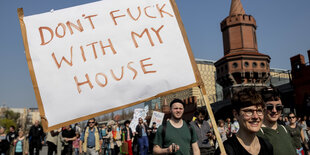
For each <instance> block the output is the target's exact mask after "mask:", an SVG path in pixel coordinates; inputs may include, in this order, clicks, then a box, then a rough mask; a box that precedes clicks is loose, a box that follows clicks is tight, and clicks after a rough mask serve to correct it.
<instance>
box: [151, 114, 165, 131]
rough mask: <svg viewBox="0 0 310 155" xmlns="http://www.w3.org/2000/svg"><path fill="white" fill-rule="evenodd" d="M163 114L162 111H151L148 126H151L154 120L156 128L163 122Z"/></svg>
mask: <svg viewBox="0 0 310 155" xmlns="http://www.w3.org/2000/svg"><path fill="white" fill-rule="evenodd" d="M164 116H165V114H164V113H162V112H158V111H153V115H152V118H151V121H150V125H149V127H150V128H151V127H152V125H153V122H155V123H156V127H157V128H158V127H159V126H160V125H161V124H162V123H163V120H164Z"/></svg>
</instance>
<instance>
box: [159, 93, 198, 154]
mask: <svg viewBox="0 0 310 155" xmlns="http://www.w3.org/2000/svg"><path fill="white" fill-rule="evenodd" d="M170 111H171V118H170V120H169V121H167V122H166V123H164V124H165V125H161V126H159V128H158V130H157V132H156V135H155V139H154V148H153V153H154V154H175V155H190V152H191V149H192V151H193V154H194V155H200V151H199V147H198V143H197V135H196V132H195V130H192V129H190V128H191V127H189V126H188V124H187V123H186V122H185V121H184V120H183V119H182V116H183V113H184V102H183V101H182V100H180V99H174V100H173V101H172V102H171V103H170ZM163 132H164V133H163Z"/></svg>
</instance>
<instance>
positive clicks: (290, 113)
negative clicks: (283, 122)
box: [287, 112, 296, 117]
mask: <svg viewBox="0 0 310 155" xmlns="http://www.w3.org/2000/svg"><path fill="white" fill-rule="evenodd" d="M290 114H293V115H294V116H295V117H296V115H295V113H293V112H290V113H289V114H288V115H287V116H288V117H290Z"/></svg>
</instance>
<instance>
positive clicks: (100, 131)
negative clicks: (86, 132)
mask: <svg viewBox="0 0 310 155" xmlns="http://www.w3.org/2000/svg"><path fill="white" fill-rule="evenodd" d="M97 130H98V132H99V140H100V139H102V130H100V129H99V128H97Z"/></svg>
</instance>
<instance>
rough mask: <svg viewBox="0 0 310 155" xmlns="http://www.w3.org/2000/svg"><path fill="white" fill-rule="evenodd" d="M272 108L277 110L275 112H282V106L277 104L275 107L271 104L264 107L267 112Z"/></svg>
mask: <svg viewBox="0 0 310 155" xmlns="http://www.w3.org/2000/svg"><path fill="white" fill-rule="evenodd" d="M274 107H276V110H277V111H282V110H283V105H279V104H277V105H275V106H274V105H272V104H268V105H266V109H267V110H268V111H272V110H273V108H274Z"/></svg>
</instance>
